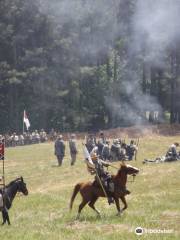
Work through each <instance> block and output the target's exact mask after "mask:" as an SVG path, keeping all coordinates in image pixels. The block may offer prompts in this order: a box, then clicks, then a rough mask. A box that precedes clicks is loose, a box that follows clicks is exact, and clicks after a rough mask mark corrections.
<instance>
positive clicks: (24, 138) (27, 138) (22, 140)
mask: <svg viewBox="0 0 180 240" xmlns="http://www.w3.org/2000/svg"><path fill="white" fill-rule="evenodd" d="M0 136H2V135H0ZM4 139H5V145H6V147H16V146H23V145H29V144H36V143H43V142H46V141H47V140H48V135H47V133H46V132H45V131H44V129H41V130H40V131H38V130H35V131H32V132H24V133H23V134H17V133H16V132H14V133H12V134H9V133H7V134H5V135H4Z"/></svg>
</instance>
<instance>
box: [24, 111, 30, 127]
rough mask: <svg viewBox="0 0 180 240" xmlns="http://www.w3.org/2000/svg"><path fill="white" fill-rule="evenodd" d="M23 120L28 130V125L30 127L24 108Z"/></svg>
mask: <svg viewBox="0 0 180 240" xmlns="http://www.w3.org/2000/svg"><path fill="white" fill-rule="evenodd" d="M23 122H24V123H25V125H26V129H27V130H28V129H29V127H30V122H29V119H28V118H27V114H26V111H25V110H24V117H23Z"/></svg>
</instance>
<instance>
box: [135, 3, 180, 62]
mask: <svg viewBox="0 0 180 240" xmlns="http://www.w3.org/2000/svg"><path fill="white" fill-rule="evenodd" d="M179 29H180V1H179V0H145V1H144V0H138V1H137V4H136V9H135V14H134V16H133V31H134V40H135V42H134V46H133V45H132V48H134V47H135V48H136V49H138V48H141V47H142V46H144V45H145V48H146V55H147V56H146V57H147V61H151V62H154V61H155V63H156V64H159V62H160V61H163V57H164V53H165V51H166V50H167V49H168V48H169V47H171V46H173V45H175V44H176V42H177V41H178V40H179V39H180V31H179ZM158 61H159V62H158Z"/></svg>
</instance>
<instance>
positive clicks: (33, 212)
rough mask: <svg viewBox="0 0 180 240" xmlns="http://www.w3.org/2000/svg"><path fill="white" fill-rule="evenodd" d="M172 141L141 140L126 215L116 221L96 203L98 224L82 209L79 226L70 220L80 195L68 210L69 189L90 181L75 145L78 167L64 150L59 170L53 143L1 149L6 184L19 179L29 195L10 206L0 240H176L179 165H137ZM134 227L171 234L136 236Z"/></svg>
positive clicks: (178, 232)
mask: <svg viewBox="0 0 180 240" xmlns="http://www.w3.org/2000/svg"><path fill="white" fill-rule="evenodd" d="M174 141H178V142H180V137H160V136H150V137H146V138H142V139H141V140H140V147H139V148H140V149H139V152H138V159H137V161H133V162H131V164H132V165H134V166H137V167H139V168H140V169H141V172H140V174H139V175H138V176H137V177H136V180H135V182H134V183H131V182H129V183H128V189H129V190H130V191H131V192H132V193H131V195H129V196H127V202H128V209H127V210H126V211H125V212H124V214H123V215H122V216H121V217H118V216H116V208H115V205H111V206H109V205H108V203H107V200H106V199H102V198H101V199H99V201H98V202H97V203H96V206H97V208H98V209H99V210H100V211H101V213H102V218H101V219H100V218H97V217H96V214H95V213H94V212H93V211H92V210H91V209H90V208H89V207H88V206H86V207H85V208H84V209H83V211H82V215H81V217H80V220H79V221H76V220H75V218H76V214H77V208H78V205H79V203H80V201H81V198H80V196H79V195H78V196H77V198H76V199H75V202H74V206H73V210H72V211H71V212H69V209H68V208H69V199H70V196H71V193H72V190H73V186H74V185H75V184H76V183H78V182H80V181H87V180H89V179H93V177H92V176H90V175H89V174H88V172H87V170H86V166H85V164H84V162H83V154H82V147H81V143H80V142H79V149H80V152H79V156H78V161H77V163H76V165H75V166H73V167H71V166H70V159H69V152H68V149H67V154H66V157H65V159H64V163H63V166H62V167H57V161H56V158H55V156H54V146H53V143H45V144H39V145H31V146H25V147H17V148H9V149H6V160H5V161H6V165H5V166H6V182H7V183H8V182H9V181H11V180H13V179H14V178H16V177H17V176H21V175H22V176H23V177H24V179H25V181H26V183H27V186H28V189H29V195H28V196H27V197H25V196H23V197H22V196H17V197H16V199H15V200H14V203H13V207H12V209H11V210H10V212H9V214H10V219H11V223H12V225H11V226H10V227H9V226H3V227H1V226H0V239H3V240H4V239H7V240H11V239H13V240H16V239H17V240H26V239H27V240H31V239H37V240H41V239H42V240H45V239H48V240H51V239H52V240H56V239H62V240H68V239H74V240H76V239H84V240H85V239H86V240H91V239H93V240H94V239H96V240H106V239H117V240H119V239H123V240H126V239H128V240H129V239H132V240H133V239H180V230H179V229H180V204H179V200H180V174H179V173H180V161H179V162H174V163H164V164H149V165H143V164H142V160H143V159H144V158H154V157H156V156H160V155H162V154H163V153H164V152H166V149H167V147H168V146H169V145H170V144H171V143H172V142H174ZM115 165H116V166H118V163H116V164H115ZM110 170H111V171H112V172H113V173H115V172H116V170H114V169H110ZM0 171H1V169H0ZM138 226H141V227H144V228H147V229H173V233H171V234H144V235H142V236H137V235H136V234H135V233H134V230H135V228H136V227H138Z"/></svg>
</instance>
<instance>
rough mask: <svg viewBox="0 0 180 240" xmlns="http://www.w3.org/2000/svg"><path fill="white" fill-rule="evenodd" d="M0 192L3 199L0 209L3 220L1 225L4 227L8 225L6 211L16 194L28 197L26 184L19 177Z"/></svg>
mask: <svg viewBox="0 0 180 240" xmlns="http://www.w3.org/2000/svg"><path fill="white" fill-rule="evenodd" d="M1 192H2V197H3V207H2V208H0V211H1V212H2V218H3V223H2V225H4V224H5V223H6V222H7V223H8V224H9V225H10V220H9V214H8V210H9V209H10V208H11V206H12V202H13V200H14V198H15V196H16V194H17V192H20V193H23V194H24V195H28V190H27V188H26V183H25V182H24V180H23V178H22V177H20V178H17V179H15V180H14V181H12V182H10V183H9V184H8V185H6V186H5V187H4V189H3V190H1Z"/></svg>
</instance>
